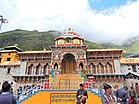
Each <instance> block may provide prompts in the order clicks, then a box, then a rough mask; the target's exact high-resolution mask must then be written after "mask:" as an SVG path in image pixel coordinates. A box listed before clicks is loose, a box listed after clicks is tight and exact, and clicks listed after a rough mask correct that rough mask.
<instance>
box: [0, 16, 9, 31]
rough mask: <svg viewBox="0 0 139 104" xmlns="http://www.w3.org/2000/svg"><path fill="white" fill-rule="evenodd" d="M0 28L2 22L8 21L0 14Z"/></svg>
mask: <svg viewBox="0 0 139 104" xmlns="http://www.w3.org/2000/svg"><path fill="white" fill-rule="evenodd" d="M0 22H1V23H0V30H1V27H2V24H3V23H4V24H5V23H8V21H7V19H5V18H3V16H2V15H0Z"/></svg>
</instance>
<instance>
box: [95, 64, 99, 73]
mask: <svg viewBox="0 0 139 104" xmlns="http://www.w3.org/2000/svg"><path fill="white" fill-rule="evenodd" d="M95 70H96V74H98V70H97V65H95Z"/></svg>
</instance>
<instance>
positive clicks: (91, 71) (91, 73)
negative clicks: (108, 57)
mask: <svg viewBox="0 0 139 104" xmlns="http://www.w3.org/2000/svg"><path fill="white" fill-rule="evenodd" d="M92 67H93V66H92V64H91V66H90V70H91V74H92V73H93V72H92Z"/></svg>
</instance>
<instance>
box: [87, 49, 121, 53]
mask: <svg viewBox="0 0 139 104" xmlns="http://www.w3.org/2000/svg"><path fill="white" fill-rule="evenodd" d="M94 51H122V49H87V52H94Z"/></svg>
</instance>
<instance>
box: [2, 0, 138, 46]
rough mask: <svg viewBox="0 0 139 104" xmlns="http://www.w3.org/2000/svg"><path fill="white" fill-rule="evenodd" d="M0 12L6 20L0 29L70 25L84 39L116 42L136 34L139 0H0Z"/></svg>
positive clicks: (62, 29)
mask: <svg viewBox="0 0 139 104" xmlns="http://www.w3.org/2000/svg"><path fill="white" fill-rule="evenodd" d="M0 15H3V18H6V19H7V20H8V21H9V23H7V24H3V25H2V28H1V31H0V32H6V31H11V30H15V29H23V30H30V31H32V30H38V31H40V32H42V31H48V30H58V31H60V32H64V29H68V28H69V27H70V28H72V29H73V30H74V32H75V33H78V34H79V35H81V37H83V38H84V39H86V40H89V41H93V42H97V43H103V42H113V43H115V44H120V43H122V41H124V40H126V39H127V38H130V37H133V36H137V35H139V0H0Z"/></svg>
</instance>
